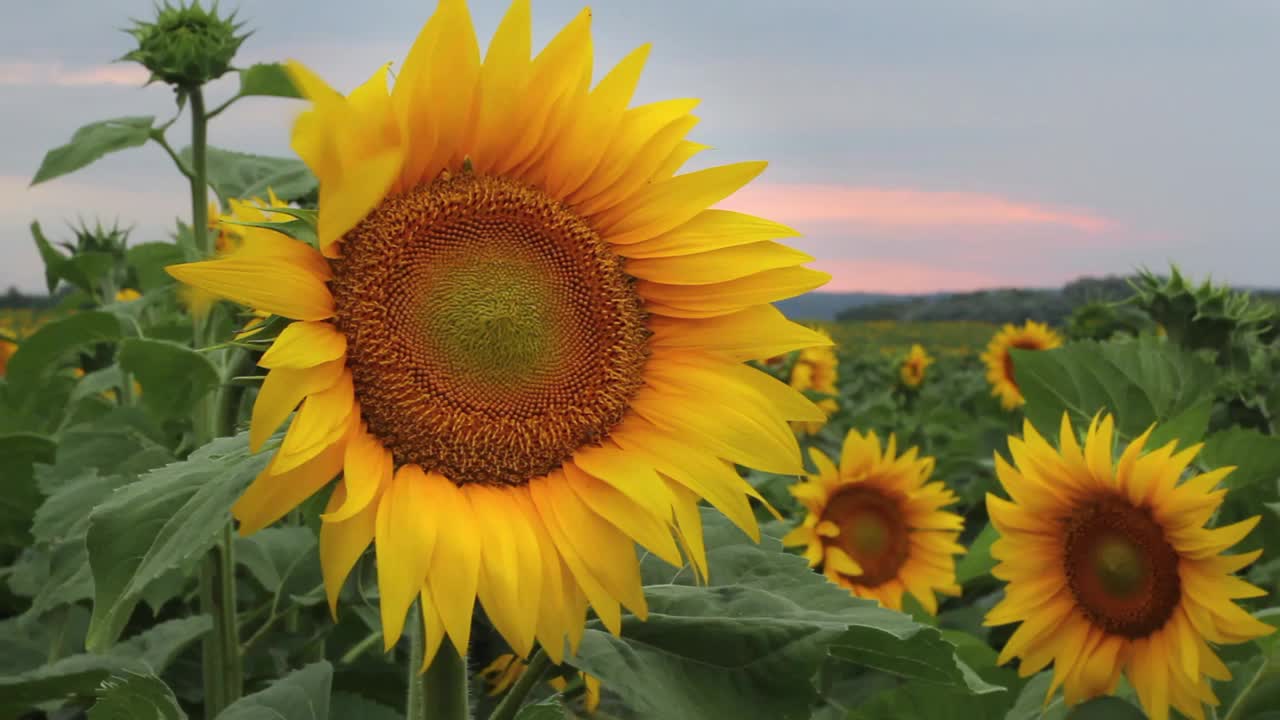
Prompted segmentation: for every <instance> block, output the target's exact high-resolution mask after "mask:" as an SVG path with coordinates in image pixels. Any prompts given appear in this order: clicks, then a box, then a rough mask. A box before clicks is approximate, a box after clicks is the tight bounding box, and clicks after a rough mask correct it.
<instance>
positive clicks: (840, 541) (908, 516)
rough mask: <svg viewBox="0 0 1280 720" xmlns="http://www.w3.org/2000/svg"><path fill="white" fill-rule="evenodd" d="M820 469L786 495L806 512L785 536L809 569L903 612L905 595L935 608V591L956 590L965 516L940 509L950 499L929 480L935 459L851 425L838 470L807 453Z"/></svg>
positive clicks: (940, 486) (821, 456) (951, 592)
mask: <svg viewBox="0 0 1280 720" xmlns="http://www.w3.org/2000/svg"><path fill="white" fill-rule="evenodd" d="M809 454H810V457H812V458H813V462H814V464H815V465H816V466H817V468H818V473H817V474H816V475H810V476H809V479H808V480H807V481H805V482H801V483H798V484H796V485H792V486H791V494H792V495H794V496H795V497H796V499H797V500H799V501H800V502H801V503H802V504H803V505H804V506H805V508H806V509H807V510H808V511H809V513H808V515H806V516H805V519H804V521H803V522H802V523H801V524H800V526H799V527H797V528H796V529H795V530H793V531H792V532H791V533H790V534H788V535H787V536H786V537H785V538H783V544H785V545H788V546H798V545H803V546H805V551H804V556H805V558H806V559H808V561H809V564H810V565H812V566H815V567H817V566H821V567H822V572H823V573H824V574H826V576H827V577H829V578H831V579H832V580H833V581H835V582H836V583H838V584H840V585H842V586H844V587H846V588H848V589H849V591H850V592H852V593H853V594H854V595H857V596H858V597H865V598H873V599H875V600H879V601H880V604H882V605H884V606H885V607H888V608H893V609H894V610H901V609H902V595H903V593H904V592H909V593H911V595H912V596H913V597H915V599H916V600H917V601H918V602H919V603H920V605H921V606H922V607H924V608H925V609H926V610H928V611H929V612H930V613H936V612H937V611H938V602H937V599H936V598H935V597H934V592H935V591H936V592H940V593H943V594H945V595H959V594H960V587H959V586H958V585H957V584H956V577H955V559H954V558H953V557H952V555H956V554H959V553H963V552H964V548H962V547H961V546H960V545H958V544H957V543H956V539H957V538H958V537H959V536H960V530H961V529H962V527H963V525H964V521H963V519H962V518H961V517H960V516H959V515H956V514H955V513H950V512H947V511H945V510H943V509H942V508H944V507H946V506H947V505H950V504H952V503H954V502H955V501H956V496H955V494H954V493H952V492H951V490H949V489H947V487H946V485H944V484H942V483H941V482H929V475H930V474H931V473H932V472H933V464H934V461H933V458H931V457H920V456H919V453H918V451H917V450H916V448H914V447H913V448H911V449H910V450H907V451H906V452H905V453H903V454H902V455H898V454H897V440H896V439H895V438H894V436H892V435H890V436H889V443H888V446H887V447H884V448H882V447H881V445H880V438H879V437H877V436H876V434H875V433H874V432H871V433H867V434H866V435H863V434H861V433H859V432H858V431H857V430H850V431H849V434H848V435H847V436H846V437H845V439H844V448H843V451H842V453H841V456H840V467H838V468H837V467H836V466H835V465H834V464H833V463H832V462H831V460H830V459H829V458H827V456H826V455H824V454H822V452H821V451H819V450H817V449H816V448H811V449H810V450H809Z"/></svg>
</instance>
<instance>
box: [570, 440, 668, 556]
mask: <svg viewBox="0 0 1280 720" xmlns="http://www.w3.org/2000/svg"><path fill="white" fill-rule="evenodd" d="M564 476H565V479H566V480H567V481H568V484H569V487H570V488H572V489H573V491H574V493H575V494H576V495H577V496H578V498H579V499H581V500H582V502H583V503H585V504H586V506H587V507H588V508H590V509H591V510H592V511H594V512H595V513H596V514H597V515H599V516H600V517H603V518H604V519H605V520H608V521H609V522H611V523H613V524H614V526H615V527H617V528H618V529H619V530H621V531H622V532H624V533H626V534H627V535H628V536H629V537H632V538H634V539H635V540H636V542H638V543H640V544H641V545H643V546H644V547H645V548H646V549H648V550H649V551H650V552H652V553H653V554H655V555H657V556H658V557H660V558H662V559H663V560H664V561H666V562H667V563H669V564H671V565H679V564H680V562H681V560H680V549H679V548H678V547H676V543H675V538H674V537H672V535H671V527H670V522H671V518H670V511H669V510H668V512H667V515H666V516H665V517H657V516H654V515H653V514H651V513H650V512H648V511H647V510H646V509H645V508H643V507H641V506H639V505H637V504H635V503H634V502H632V501H631V500H630V499H629V498H628V497H627V496H626V495H625V494H623V493H622V492H621V491H619V490H617V489H616V488H614V487H613V486H612V485H610V484H608V483H606V482H603V481H601V480H599V479H597V478H594V477H592V476H591V475H588V474H587V473H585V472H583V471H581V470H579V469H578V466H577V465H575V464H574V463H565V464H564ZM654 479H655V480H657V477H656V476H655V477H654ZM663 489H664V490H665V489H666V488H665V487H664V488H663Z"/></svg>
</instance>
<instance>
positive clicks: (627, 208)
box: [593, 162, 768, 245]
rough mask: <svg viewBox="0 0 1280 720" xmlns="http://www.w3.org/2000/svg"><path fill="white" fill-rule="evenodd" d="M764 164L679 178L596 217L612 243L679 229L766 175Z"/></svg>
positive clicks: (623, 242) (733, 166)
mask: <svg viewBox="0 0 1280 720" xmlns="http://www.w3.org/2000/svg"><path fill="white" fill-rule="evenodd" d="M766 165H768V163H764V162H743V163H735V164H733V165H722V166H720V167H714V168H708V169H706V170H699V171H697V172H692V173H687V174H684V175H677V176H676V177H673V178H671V179H670V180H663V181H662V182H657V183H654V184H653V185H651V186H649V187H648V188H646V189H645V190H643V191H641V192H639V193H637V194H636V195H635V196H634V197H632V198H630V199H629V200H627V201H626V202H623V203H621V204H620V205H618V206H616V207H613V208H610V209H609V210H608V211H607V212H605V213H602V214H601V215H599V216H597V217H596V218H594V219H593V220H594V222H595V223H596V226H597V227H598V228H599V229H600V232H601V234H602V235H604V237H605V239H606V240H608V241H609V242H610V243H613V244H615V245H627V244H629V243H637V242H641V241H643V240H648V239H650V238H654V237H657V236H658V235H661V234H662V233H664V232H667V231H668V230H672V229H674V228H676V227H679V226H680V225H681V224H683V223H685V222H687V221H689V220H690V219H692V218H693V217H694V216H695V215H697V214H698V213H700V212H702V211H703V210H706V209H707V208H708V207H710V206H711V205H714V204H715V203H717V202H720V201H721V200H723V199H725V198H727V197H729V196H730V195H732V194H733V193H734V192H736V191H737V190H738V189H739V188H741V187H742V186H743V185H746V184H747V183H749V182H751V180H752V179H754V178H755V177H756V176H757V175H759V174H760V173H762V172H764V169H765V166H766Z"/></svg>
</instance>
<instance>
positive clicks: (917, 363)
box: [898, 343, 933, 388]
mask: <svg viewBox="0 0 1280 720" xmlns="http://www.w3.org/2000/svg"><path fill="white" fill-rule="evenodd" d="M932 364H933V357H932V356H930V355H929V353H927V352H925V349H924V347H922V346H921V345H920V344H919V343H916V344H915V345H912V346H911V351H910V352H908V353H907V357H906V359H904V360H903V361H902V367H901V368H899V369H898V375H899V376H900V377H901V378H902V384H903V385H905V386H907V387H909V388H917V387H920V383H922V382H924V372H925V370H926V369H927V368H928V367H929V366H930V365H932Z"/></svg>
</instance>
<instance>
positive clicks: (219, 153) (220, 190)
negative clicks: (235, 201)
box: [180, 147, 319, 202]
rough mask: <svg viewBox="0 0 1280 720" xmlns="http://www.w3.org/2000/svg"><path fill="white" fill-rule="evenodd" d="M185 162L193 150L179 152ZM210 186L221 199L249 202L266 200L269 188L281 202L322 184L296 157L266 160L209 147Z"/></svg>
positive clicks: (304, 194)
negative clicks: (255, 199)
mask: <svg viewBox="0 0 1280 720" xmlns="http://www.w3.org/2000/svg"><path fill="white" fill-rule="evenodd" d="M180 155H181V156H182V159H183V161H184V162H188V163H189V162H190V161H191V148H189V147H188V148H183V150H182V152H181V153H180ZM208 174H209V185H210V187H212V188H213V190H214V192H216V193H217V194H218V197H220V198H222V199H223V201H226V200H227V199H229V198H240V199H243V200H249V199H251V198H255V197H256V198H261V199H263V200H265V199H266V198H267V189H268V188H270V189H271V190H273V191H275V194H276V195H277V196H279V197H280V199H281V200H284V201H286V202H287V201H291V200H297V199H299V198H303V197H306V196H308V195H310V194H312V193H314V192H315V191H316V189H317V188H318V187H319V183H318V181H317V180H316V177H315V175H313V174H312V173H311V170H310V169H308V168H307V166H306V163H304V162H302V161H301V160H297V159H294V158H277V157H266V156H263V155H250V154H247V153H239V152H232V151H230V150H220V149H218V148H213V147H211V148H209V150H208Z"/></svg>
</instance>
